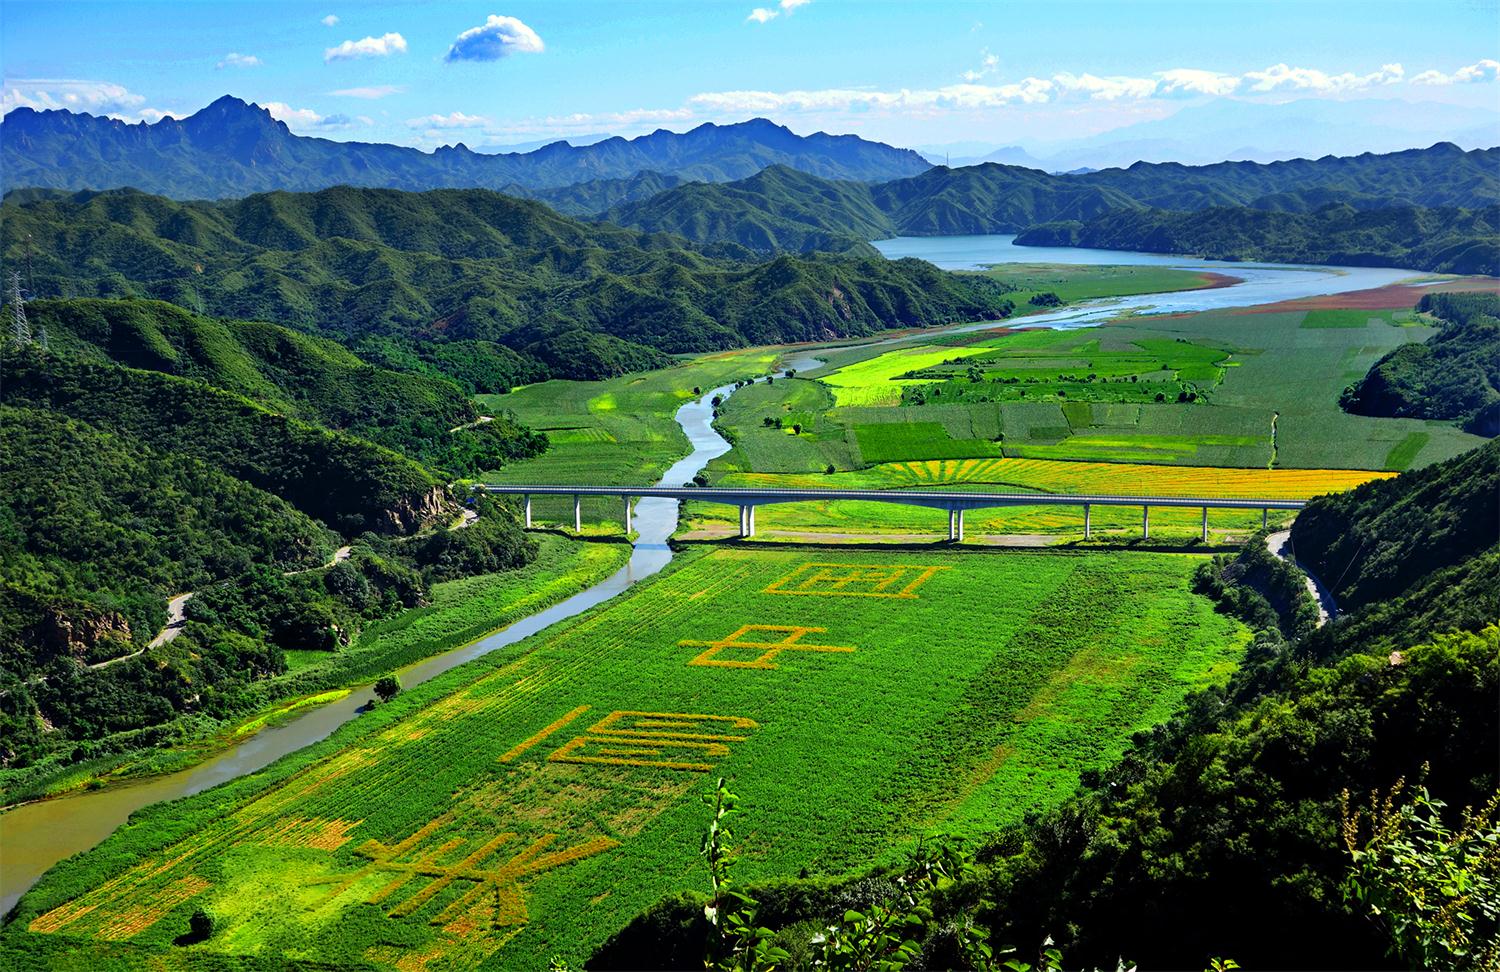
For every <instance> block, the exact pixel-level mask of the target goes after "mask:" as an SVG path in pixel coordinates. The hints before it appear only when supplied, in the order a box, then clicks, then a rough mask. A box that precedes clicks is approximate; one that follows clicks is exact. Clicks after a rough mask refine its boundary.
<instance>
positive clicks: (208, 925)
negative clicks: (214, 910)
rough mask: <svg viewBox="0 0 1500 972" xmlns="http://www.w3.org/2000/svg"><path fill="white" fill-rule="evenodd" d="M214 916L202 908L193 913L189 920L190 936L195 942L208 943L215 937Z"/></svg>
mask: <svg viewBox="0 0 1500 972" xmlns="http://www.w3.org/2000/svg"><path fill="white" fill-rule="evenodd" d="M213 933H214V916H213V915H211V914H209V913H208V912H206V911H204V910H203V909H202V908H199V909H197V910H196V911H194V912H193V914H192V916H191V917H190V918H188V935H189V936H190V937H191V938H192V940H193V941H195V942H206V941H208V940H209V938H211V937H213Z"/></svg>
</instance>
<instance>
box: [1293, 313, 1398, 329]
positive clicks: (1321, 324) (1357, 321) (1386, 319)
mask: <svg viewBox="0 0 1500 972" xmlns="http://www.w3.org/2000/svg"><path fill="white" fill-rule="evenodd" d="M1416 322H1417V312H1416V311H1415V310H1362V309H1359V308H1325V309H1322V310H1311V311H1308V312H1307V316H1306V317H1304V318H1303V319H1302V324H1301V326H1302V327H1304V328H1307V329H1309V330H1320V329H1323V328H1330V327H1335V328H1336V327H1353V328H1365V327H1369V326H1370V325H1371V324H1386V325H1390V326H1392V327H1405V326H1408V325H1410V324H1414V323H1416Z"/></svg>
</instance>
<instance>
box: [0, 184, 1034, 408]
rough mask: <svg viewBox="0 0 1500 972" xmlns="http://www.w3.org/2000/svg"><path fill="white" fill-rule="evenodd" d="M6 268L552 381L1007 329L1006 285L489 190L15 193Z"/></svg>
mask: <svg viewBox="0 0 1500 972" xmlns="http://www.w3.org/2000/svg"><path fill="white" fill-rule="evenodd" d="M0 239H3V245H4V249H3V253H4V258H5V263H6V265H8V266H18V265H22V264H24V263H25V261H26V260H27V252H28V249H29V250H30V254H31V255H30V273H31V276H32V277H33V278H34V290H35V293H36V294H37V295H39V296H56V295H63V294H71V295H75V296H99V297H116V296H145V297H154V298H159V299H162V300H168V301H172V302H174V303H177V304H179V305H183V306H188V307H194V308H201V309H203V310H204V311H206V312H207V313H210V314H213V315H216V316H220V317H233V318H240V319H250V320H270V321H276V322H277V323H282V324H292V325H295V326H298V327H301V328H304V329H307V330H316V331H320V332H322V333H325V334H328V335H331V336H336V337H339V338H341V339H343V340H344V341H345V342H358V341H376V342H379V341H387V342H395V343H396V344H397V345H399V347H397V348H396V349H395V350H396V352H401V351H402V350H403V349H405V351H407V352H412V353H415V352H413V351H412V348H413V347H414V344H413V342H416V341H418V340H420V341H422V342H424V343H426V344H431V343H432V341H440V342H441V341H454V340H480V341H487V342H498V343H499V344H502V345H505V346H506V347H508V348H510V349H513V350H514V352H516V353H518V355H519V359H520V360H519V361H518V363H517V367H520V366H521V365H522V364H529V365H531V366H534V367H536V368H537V370H540V371H544V372H545V373H547V374H550V375H553V376H565V377H579V378H594V377H603V376H606V375H608V374H618V373H621V372H623V371H627V370H633V369H636V368H640V367H652V366H657V365H659V364H660V363H661V361H662V359H661V352H685V351H704V350H715V349H720V348H727V347H734V346H742V345H746V344H768V343H778V342H788V341H801V340H808V339H816V338H831V337H838V336H844V335H860V334H868V333H871V332H874V331H876V330H880V329H884V328H891V327H905V326H921V325H929V324H936V323H946V322H950V321H954V320H960V319H965V320H975V319H984V318H988V319H997V318H1000V317H1003V316H1005V315H1006V314H1008V313H1009V311H1010V309H1011V307H1010V304H1009V302H1008V301H1007V300H1006V299H1005V293H1006V292H1007V291H1006V288H1005V287H1003V286H1002V285H999V284H997V283H995V282H993V281H989V280H985V279H981V278H977V277H965V276H959V275H954V274H948V273H944V272H942V271H939V270H937V269H935V268H934V267H932V266H931V265H930V264H927V263H923V262H921V261H916V260H899V261H886V260H884V259H881V258H879V257H871V258H862V259H854V258H821V257H819V258H806V257H792V256H783V257H779V258H777V259H774V260H770V261H764V262H762V260H760V259H749V258H748V256H749V255H748V251H745V250H744V249H743V248H739V247H733V246H722V245H721V246H720V247H719V248H718V250H717V251H716V254H715V255H710V254H709V252H705V251H702V250H698V249H695V248H693V247H691V246H689V245H688V244H687V243H686V242H685V241H683V240H682V239H681V238H680V237H673V236H667V235H663V234H644V233H640V232H637V231H635V230H628V229H622V228H620V227H616V226H610V225H607V224H594V223H584V222H580V221H578V220H574V219H570V218H568V217H565V216H561V215H559V214H558V213H556V212H554V211H552V210H551V209H548V208H547V207H546V206H543V205H541V204H540V203H536V202H530V201H526V200H521V199H516V198H513V197H510V196H505V195H502V194H500V193H496V192H490V191H488V190H482V189H470V190H452V189H449V190H434V191H432V192H424V193H407V192H399V191H395V190H389V189H354V188H349V187H339V188H335V189H328V190H324V191H322V192H318V193H312V194H300V193H284V192H278V193H268V194H265V195H257V196H250V197H247V198H245V199H241V200H236V201H233V202H222V203H211V202H196V203H181V202H174V201H172V200H169V199H165V198H163V197H160V196H151V195H147V194H144V193H140V192H135V191H131V190H113V191H110V192H104V193H76V194H62V193H49V192H44V191H36V190H30V191H25V192H17V193H11V194H9V195H8V196H7V197H6V199H5V202H4V205H3V207H0Z"/></svg>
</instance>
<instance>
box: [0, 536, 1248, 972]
mask: <svg viewBox="0 0 1500 972" xmlns="http://www.w3.org/2000/svg"><path fill="white" fill-rule="evenodd" d="M1198 562H1199V560H1198V558H1195V557H1189V556H1181V555H1164V554H1133V553H1111V554H1087V553H1047V552H1035V553H1014V552H1012V553H960V552H933V553H931V554H927V553H923V554H920V555H911V556H908V555H902V554H892V553H886V554H872V553H845V552H838V553H836V554H833V553H830V552H812V551H797V550H790V549H776V550H745V549H722V550H716V551H712V552H705V551H695V552H690V553H687V554H684V555H682V556H681V557H679V559H678V561H677V562H676V563H674V565H673V567H672V568H671V569H669V571H668V572H667V573H665V574H663V575H660V576H659V577H658V578H656V579H655V580H653V581H651V582H649V583H647V584H645V585H643V586H641V587H638V588H636V589H634V591H632V592H631V593H630V594H628V595H627V596H625V597H624V598H622V599H619V600H617V601H615V602H612V603H611V604H609V605H605V606H604V607H602V608H600V609H598V610H596V611H595V612H593V613H591V614H589V615H586V616H584V617H583V618H582V619H578V620H574V621H570V622H566V623H564V624H562V625H560V626H558V627H556V628H554V629H550V630H549V631H547V632H544V633H543V634H541V635H538V636H536V637H534V638H532V639H529V640H527V641H524V642H522V643H520V644H518V645H514V646H511V647H509V648H506V649H502V650H500V651H497V652H495V653H494V654H492V655H489V656H486V657H484V658H482V659H480V660H478V661H476V662H474V663H471V664H470V665H467V666H465V667H463V668H460V669H457V670H455V671H453V672H450V673H448V674H447V675H445V676H441V677H440V678H438V679H435V680H434V681H433V682H430V683H427V684H426V685H423V686H421V687H419V688H417V689H415V690H412V691H410V692H408V693H405V694H403V695H402V696H400V697H398V699H397V700H396V701H395V702H394V703H391V704H388V705H385V706H381V707H379V708H378V709H377V710H376V711H374V712H373V713H371V714H369V715H367V716H364V717H362V718H361V719H359V720H357V721H355V722H354V723H351V724H350V725H348V726H346V727H345V728H343V729H342V730H340V731H339V732H338V733H337V734H336V735H335V736H334V737H332V738H331V739H330V740H328V741H326V742H324V743H320V744H317V745H315V746H312V747H310V748H309V749H307V750H304V751H302V752H300V753H298V754H296V755H294V756H292V757H290V758H288V759H286V760H283V761H282V762H281V763H278V764H276V765H275V766H274V767H272V768H271V769H270V770H268V771H266V772H264V773H261V774H257V775H254V776H251V777H247V778H245V779H242V780H238V781H236V782H234V783H232V784H229V785H228V786H225V787H222V788H220V789H218V790H215V791H212V792H210V793H206V794H202V795H200V796H198V797H194V798H192V799H190V800H188V801H185V802H182V803H178V804H175V805H172V806H170V807H158V808H156V809H154V810H152V811H149V812H147V813H146V814H144V815H142V816H139V817H137V818H136V819H135V820H134V821H133V822H132V823H131V824H129V825H128V826H126V827H125V828H123V829H122V830H121V831H120V832H119V833H117V834H116V835H115V836H114V837H112V838H111V839H110V840H109V841H107V842H106V843H105V844H104V845H102V846H101V847H100V848H99V849H97V850H96V851H94V852H93V853H91V854H89V855H87V856H85V857H82V858H79V859H75V860H74V861H72V862H69V863H67V864H65V865H63V866H62V867H60V868H58V869H56V870H54V871H53V872H51V873H50V874H49V875H48V877H46V878H45V879H44V880H43V882H42V884H41V885H39V886H38V887H37V888H36V889H35V890H34V891H33V892H32V893H31V894H30V895H29V896H28V897H27V898H26V899H25V900H24V901H23V903H22V905H21V906H20V910H19V912H18V913H17V915H16V919H15V921H14V922H13V923H12V925H11V926H10V928H9V929H8V931H7V934H6V939H7V944H6V947H7V948H8V949H9V950H11V954H12V957H13V958H18V959H19V958H20V957H21V956H22V955H23V954H26V953H34V950H39V949H47V950H51V949H52V948H54V947H55V946H53V945H52V944H51V943H52V942H54V941H66V942H68V943H70V944H69V946H68V947H69V948H75V947H76V948H79V949H80V950H87V951H91V952H93V953H95V954H96V955H97V954H100V953H102V955H103V957H105V958H108V957H110V956H115V957H118V956H120V955H124V954H131V955H134V956H136V958H137V959H140V958H144V957H145V956H148V955H150V954H152V953H155V952H159V951H162V950H173V951H179V952H180V954H184V955H185V954H189V953H191V952H197V951H201V950H211V951H213V952H217V953H228V954H238V955H254V954H273V955H279V956H282V957H283V958H284V959H285V960H293V961H295V960H298V959H308V958H316V959H317V960H320V961H324V962H332V963H335V964H340V965H348V964H354V963H362V962H369V963H373V964H375V965H379V966H394V965H396V964H397V963H398V962H410V961H414V960H417V961H424V962H429V963H432V967H441V966H445V965H453V964H472V963H474V962H476V961H479V960H484V959H488V960H489V961H490V962H492V963H497V964H514V963H516V962H522V961H524V962H526V963H533V962H534V961H535V960H536V957H537V956H549V955H559V956H561V957H562V958H564V959H567V960H569V961H572V962H581V961H582V960H584V959H585V958H586V957H587V956H588V954H589V952H590V951H591V949H592V948H593V947H595V946H597V945H598V944H599V943H600V942H601V941H602V939H603V938H604V937H606V936H607V935H608V934H609V933H610V932H611V931H612V930H614V929H616V928H618V927H620V926H622V925H623V924H624V923H625V922H626V921H628V920H629V919H630V918H632V917H633V916H634V915H635V914H636V913H638V912H639V911H640V910H641V909H642V908H644V907H645V906H646V905H648V904H650V903H651V902H653V901H655V900H657V899H658V898H659V897H661V896H663V895H666V894H671V893H675V892H677V891H679V890H681V889H683V888H701V887H703V886H704V885H705V883H706V879H705V877H704V875H703V873H702V871H701V865H700V863H699V860H698V857H697V847H698V835H699V833H700V831H701V827H702V824H703V818H704V810H703V808H702V806H701V804H700V802H699V801H698V799H697V798H696V797H697V796H698V795H699V794H701V793H702V792H704V791H705V789H706V788H707V787H708V786H709V785H710V783H711V780H710V778H709V777H710V774H714V773H722V774H727V775H729V776H731V777H733V778H734V779H735V786H736V790H737V791H738V792H739V793H740V795H741V797H742V799H743V801H744V804H745V806H746V807H747V808H748V809H749V812H748V813H747V816H746V818H745V821H744V822H743V823H742V825H741V827H740V844H741V850H742V855H743V856H742V861H741V864H740V869H741V873H742V874H743V876H744V877H745V878H746V879H758V878H768V877H773V876H788V877H790V876H795V874H797V873H798V871H799V870H800V869H802V868H804V867H805V868H807V869H808V871H809V872H810V873H812V874H815V875H817V874H826V875H838V874H844V873H848V872H850V871H853V870H857V869H860V868H862V867H864V866H866V865H868V864H869V863H871V862H878V861H881V860H889V859H891V857H892V855H895V854H899V853H901V852H902V851H903V849H905V848H908V847H910V846H911V843H912V841H913V840H915V839H916V838H917V837H919V836H921V835H924V834H930V833H937V832H950V831H951V832H962V833H964V834H966V835H970V836H973V835H977V834H981V833H984V832H988V831H991V830H993V829H994V828H996V827H999V826H1003V825H1005V824H1007V823H1011V822H1016V821H1018V820H1019V819H1020V818H1021V817H1022V816H1023V815H1024V814H1026V813H1027V812H1029V811H1033V810H1037V809H1040V808H1043V807H1046V806H1049V805H1052V804H1054V803H1056V802H1057V801H1059V800H1060V799H1062V798H1063V797H1064V796H1065V795H1067V794H1068V793H1070V792H1072V790H1073V788H1074V787H1075V786H1076V784H1077V781H1078V777H1079V774H1080V772H1081V771H1082V770H1084V769H1087V768H1091V767H1098V766H1103V765H1105V764H1107V763H1108V762H1109V761H1110V760H1112V759H1113V758H1115V757H1116V756H1118V754H1119V753H1120V752H1121V751H1122V749H1123V746H1124V745H1125V742H1126V740H1127V739H1128V737H1129V736H1130V734H1131V733H1132V732H1134V731H1137V730H1141V729H1144V728H1146V727H1149V726H1150V725H1153V724H1154V723H1156V722H1159V721H1160V720H1162V719H1163V718H1165V717H1166V716H1167V715H1168V714H1169V713H1170V712H1171V711H1172V710H1173V708H1174V707H1175V705H1176V703H1177V702H1178V700H1179V699H1180V698H1181V697H1182V695H1183V694H1184V693H1185V692H1186V691H1187V690H1189V689H1190V688H1192V687H1194V686H1200V685H1203V684H1206V683H1208V682H1210V681H1213V680H1216V679H1218V678H1220V677H1222V676H1223V674H1224V673H1226V672H1227V670H1228V669H1229V667H1230V666H1232V665H1233V664H1234V663H1235V662H1236V661H1237V658H1238V655H1239V652H1240V651H1241V650H1242V648H1243V646H1244V644H1245V641H1246V638H1247V634H1246V632H1245V631H1244V630H1243V629H1242V628H1241V627H1240V626H1239V625H1238V623H1237V622H1234V621H1231V620H1229V619H1227V618H1225V617H1223V616H1221V615H1218V614H1215V613H1214V612H1213V610H1212V609H1211V607H1210V605H1209V604H1208V602H1206V601H1205V600H1203V599H1200V598H1198V597H1196V596H1195V595H1192V594H1189V593H1188V592H1187V588H1188V576H1189V574H1190V573H1191V571H1192V569H1193V567H1194V566H1195V565H1196V564H1197V563H1198ZM976 590H1004V591H1005V592H1006V596H1004V597H976V596H974V592H975V591H976ZM918 673H919V674H918ZM829 740H837V744H836V745H832V746H831V745H829ZM195 908H204V909H206V910H207V911H209V912H210V913H211V914H213V915H215V916H216V917H217V930H216V932H215V935H214V937H213V939H212V940H211V941H210V942H209V943H205V944H202V945H190V944H184V945H182V946H175V947H174V946H173V945H172V944H171V943H172V942H173V941H174V939H176V938H177V937H178V936H180V935H182V934H183V932H184V931H185V929H186V924H187V916H188V914H189V913H190V912H191V911H192V910H194V909H195ZM54 936H55V937H54ZM121 949H129V950H131V951H130V952H128V953H127V952H125V951H121ZM525 957H529V958H525ZM403 967H404V966H403Z"/></svg>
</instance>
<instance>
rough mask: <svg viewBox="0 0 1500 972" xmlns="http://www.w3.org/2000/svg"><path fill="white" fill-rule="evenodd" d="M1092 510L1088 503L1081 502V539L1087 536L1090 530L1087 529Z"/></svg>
mask: <svg viewBox="0 0 1500 972" xmlns="http://www.w3.org/2000/svg"><path fill="white" fill-rule="evenodd" d="M1092 512H1093V509H1092V507H1090V505H1089V504H1088V503H1085V504H1083V539H1085V540H1087V539H1088V538H1089V534H1090V532H1091V531H1090V529H1089V527H1090V526H1091V524H1090V521H1089V514H1090V513H1092Z"/></svg>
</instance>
